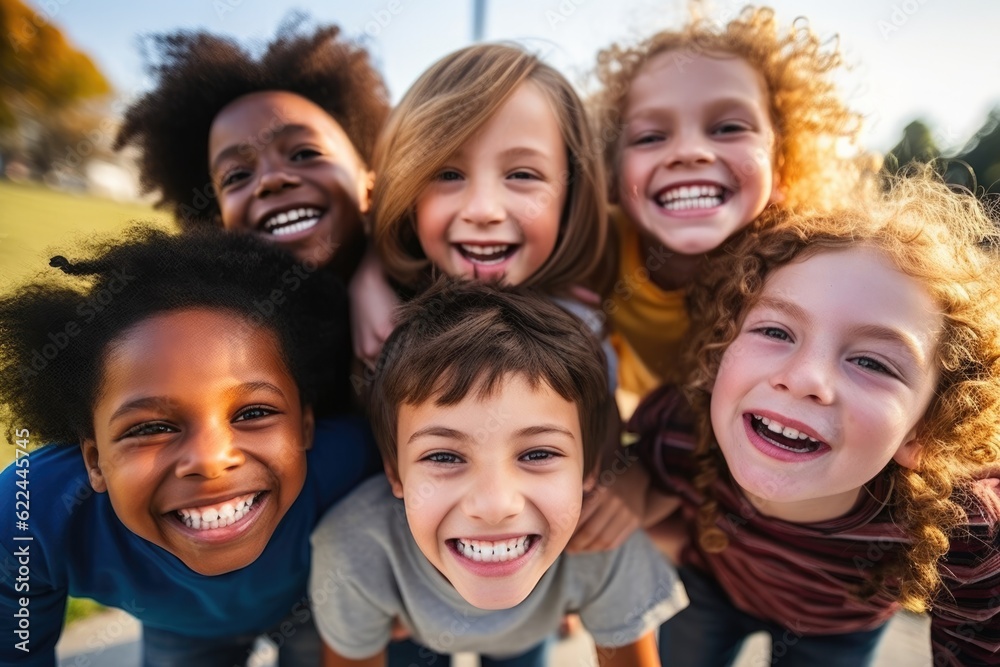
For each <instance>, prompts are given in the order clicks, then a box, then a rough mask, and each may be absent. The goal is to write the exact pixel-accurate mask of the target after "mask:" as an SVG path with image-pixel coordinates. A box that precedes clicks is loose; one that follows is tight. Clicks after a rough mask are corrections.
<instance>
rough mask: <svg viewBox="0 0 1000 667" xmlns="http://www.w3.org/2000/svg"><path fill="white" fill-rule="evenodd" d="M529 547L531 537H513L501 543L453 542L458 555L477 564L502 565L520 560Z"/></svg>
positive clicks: (479, 541)
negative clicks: (509, 561) (516, 559)
mask: <svg viewBox="0 0 1000 667" xmlns="http://www.w3.org/2000/svg"><path fill="white" fill-rule="evenodd" d="M530 546H531V536H530V535H525V536H524V537H515V538H512V539H509V540H504V541H502V542H485V541H482V540H468V539H458V540H455V547H456V549H457V550H458V552H459V553H460V554H462V555H463V556H465V557H466V558H468V559H470V560H474V561H476V562H477V563H479V562H486V563H502V562H504V561H508V560H514V559H515V558H520V557H521V556H523V555H524V554H525V552H526V551H527V550H528V549H529V547H530Z"/></svg>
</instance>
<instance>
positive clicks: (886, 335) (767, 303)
mask: <svg viewBox="0 0 1000 667" xmlns="http://www.w3.org/2000/svg"><path fill="white" fill-rule="evenodd" d="M757 305H758V306H762V307H764V308H772V309H774V310H777V311H778V312H781V313H784V314H785V315H788V316H789V317H791V318H793V319H797V320H800V321H804V320H808V319H809V314H808V313H806V311H805V310H804V309H803V308H801V307H800V306H799V305H797V304H794V303H792V302H790V301H785V300H784V299H775V298H774V297H767V296H765V297H761V299H760V301H758V302H757ZM851 332H852V333H853V334H855V335H857V336H861V337H863V338H873V339H875V340H881V341H885V342H887V343H894V344H896V345H900V346H901V347H903V349H905V350H906V351H907V352H908V353H909V355H910V357H912V358H913V360H914V361H915V362H916V363H917V364H919V365H920V366H921V367H924V366H926V365H927V358H926V357H925V356H924V354H923V352H922V351H921V349H920V346H919V345H918V344H917V340H916V338H915V337H914V336H911V335H909V334H906V333H904V332H902V331H900V330H898V329H893V328H890V327H883V326H879V325H877V324H862V325H861V326H857V327H853V328H852V329H851Z"/></svg>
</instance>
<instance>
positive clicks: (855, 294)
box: [711, 247, 943, 522]
mask: <svg viewBox="0 0 1000 667" xmlns="http://www.w3.org/2000/svg"><path fill="white" fill-rule="evenodd" d="M942 326H943V317H942V315H941V310H940V308H939V307H938V306H937V304H936V302H935V301H934V300H933V298H932V297H931V295H930V294H929V293H928V291H927V290H926V289H925V288H924V286H923V285H922V284H921V283H920V282H919V281H918V280H916V279H914V278H912V277H910V276H908V275H906V274H903V273H901V272H899V271H898V270H897V269H896V268H895V267H894V266H892V265H891V264H890V262H889V261H888V260H887V259H886V258H885V256H884V255H883V254H881V253H880V252H878V251H876V250H873V249H871V248H865V247H859V248H852V249H848V250H836V251H823V252H820V253H819V254H816V255H812V256H810V257H808V258H806V259H803V260H798V261H795V262H793V263H791V264H787V265H785V266H783V267H781V268H779V269H777V270H775V271H774V272H773V273H772V274H771V275H770V276H768V278H767V282H766V283H765V286H764V289H763V291H762V293H761V296H760V300H759V302H758V303H757V304H756V305H755V306H753V307H752V308H750V310H749V311H748V312H747V313H746V315H745V317H744V320H743V323H742V326H741V328H740V332H739V334H738V335H737V337H736V339H735V340H734V341H733V342H732V343H731V344H730V345H729V347H728V349H727V350H726V352H725V354H724V355H723V358H722V362H721V364H720V367H719V371H718V374H717V376H716V380H715V385H714V388H713V390H712V408H711V411H712V428H713V430H714V432H715V436H716V439H717V440H718V443H719V447H720V448H721V450H722V453H723V455H724V456H725V458H726V465H727V467H728V468H729V470H730V471H731V472H732V474H733V478H734V479H735V480H736V482H737V483H738V484H739V485H740V486H741V487H742V488H743V489H744V491H746V492H747V494H748V495H749V496H750V498H751V500H753V501H754V504H755V505H757V506H758V508H759V509H762V510H763V511H765V513H767V514H769V515H771V516H776V517H778V518H783V519H786V520H790V521H806V522H808V521H819V520H823V519H829V518H834V517H837V516H841V515H843V514H844V513H846V512H848V511H849V510H850V509H851V507H852V506H853V505H854V503H855V502H856V501H857V499H858V495H859V493H860V492H861V487H862V486H863V485H864V484H866V483H867V482H869V481H870V480H871V479H872V478H874V477H875V476H876V475H878V473H879V472H880V471H882V469H884V468H885V466H886V464H888V463H889V461H890V460H893V459H895V460H896V461H897V462H899V463H900V464H901V465H904V466H907V467H914V466H915V465H916V464H917V462H918V461H919V454H920V442H919V439H918V437H917V433H918V431H919V424H920V420H921V417H922V416H923V415H924V413H925V412H926V410H927V407H928V405H929V404H930V401H931V398H932V396H933V394H934V389H935V386H936V384H937V378H938V370H937V359H936V351H937V344H938V337H939V336H940V332H941V330H942Z"/></svg>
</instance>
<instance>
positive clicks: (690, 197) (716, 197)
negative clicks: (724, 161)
mask: <svg viewBox="0 0 1000 667" xmlns="http://www.w3.org/2000/svg"><path fill="white" fill-rule="evenodd" d="M722 195H723V189H722V188H721V187H720V186H718V185H683V186H680V187H676V188H670V189H669V190H666V191H665V192H663V193H661V194H660V196H659V197H658V198H657V200H656V203H657V204H659V205H660V206H662V207H664V208H666V209H667V210H670V211H679V210H685V209H692V208H714V207H715V206H719V205H721V204H722Z"/></svg>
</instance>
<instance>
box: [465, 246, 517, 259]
mask: <svg viewBox="0 0 1000 667" xmlns="http://www.w3.org/2000/svg"><path fill="white" fill-rule="evenodd" d="M458 247H459V248H461V249H462V252H463V253H464V254H465V255H466V257H467V258H468V259H471V260H473V261H475V262H478V263H480V264H499V263H500V262H502V261H504V260H505V259H507V254H508V251H509V250H510V248H511V244H509V243H508V244H496V245H471V244H468V243H459V244H458Z"/></svg>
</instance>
